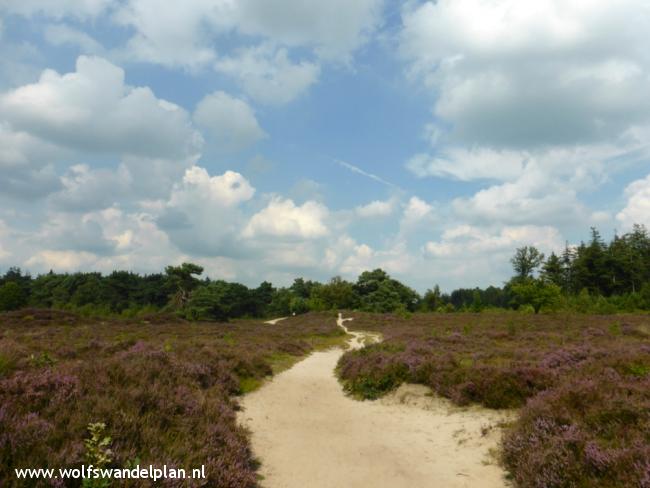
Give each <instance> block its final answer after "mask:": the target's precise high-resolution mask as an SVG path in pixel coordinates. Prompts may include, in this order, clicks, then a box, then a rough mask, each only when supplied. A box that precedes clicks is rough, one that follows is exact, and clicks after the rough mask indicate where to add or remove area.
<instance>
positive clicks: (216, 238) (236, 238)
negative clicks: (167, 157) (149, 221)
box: [156, 166, 255, 257]
mask: <svg viewBox="0 0 650 488" xmlns="http://www.w3.org/2000/svg"><path fill="white" fill-rule="evenodd" d="M254 194H255V189H254V188H253V187H252V186H251V185H250V183H249V182H248V180H246V178H244V177H243V176H242V175H241V174H239V173H236V172H234V171H226V172H225V173H224V174H222V175H219V176H210V174H209V173H208V172H207V170H205V169H204V168H201V167H198V166H194V167H192V168H190V169H188V170H186V172H185V175H184V177H183V180H182V181H181V182H180V183H177V184H175V185H174V187H173V189H172V192H171V196H170V197H169V200H168V201H167V202H166V203H165V205H164V208H163V211H162V213H160V215H159V216H158V217H157V219H156V222H157V224H158V226H159V227H160V228H161V229H162V230H163V231H165V232H166V233H167V235H168V236H169V239H170V240H171V242H173V243H174V244H175V245H176V246H177V247H178V248H179V249H180V250H181V251H182V252H185V253H189V254H194V255H198V256H209V257H214V256H226V257H234V256H240V255H243V254H245V253H246V252H248V251H247V249H246V246H245V245H244V244H243V243H241V242H240V234H241V230H242V228H243V226H244V225H245V217H244V215H243V214H242V212H241V210H240V208H239V206H240V205H241V204H243V203H245V202H247V201H248V200H250V199H251V198H252V197H253V195H254Z"/></svg>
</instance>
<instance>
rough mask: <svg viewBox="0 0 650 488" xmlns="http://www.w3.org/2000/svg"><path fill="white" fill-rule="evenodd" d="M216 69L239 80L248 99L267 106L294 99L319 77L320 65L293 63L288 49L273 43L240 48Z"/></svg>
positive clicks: (223, 60) (218, 63)
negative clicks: (276, 46) (277, 46)
mask: <svg viewBox="0 0 650 488" xmlns="http://www.w3.org/2000/svg"><path fill="white" fill-rule="evenodd" d="M215 69H216V70H217V71H218V72H221V73H224V74H226V75H229V76H231V77H233V78H235V79H236V80H238V81H239V82H240V83H241V85H242V87H243V89H244V91H245V92H246V94H247V95H248V96H250V97H251V98H253V99H254V100H256V101H258V102H260V103H264V104H268V105H282V104H285V103H289V102H291V101H293V100H295V99H296V98H298V97H299V96H301V95H303V94H304V93H305V92H306V91H307V89H308V88H309V87H310V86H311V85H313V84H314V83H316V81H317V80H318V77H319V75H320V67H319V65H318V64H315V63H311V62H308V61H301V62H298V63H294V62H293V61H292V60H291V59H289V54H288V51H287V50H286V49H284V48H275V47H274V46H272V45H271V44H261V45H259V46H256V47H251V48H245V49H241V50H240V51H239V52H238V53H237V55H236V56H235V57H226V58H223V59H220V60H219V61H217V63H216V64H215Z"/></svg>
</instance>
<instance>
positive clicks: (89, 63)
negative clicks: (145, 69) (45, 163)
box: [0, 56, 202, 158]
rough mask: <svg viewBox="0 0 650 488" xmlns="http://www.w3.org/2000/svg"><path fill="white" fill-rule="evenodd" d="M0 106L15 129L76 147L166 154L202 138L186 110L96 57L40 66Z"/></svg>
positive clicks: (181, 152) (185, 150)
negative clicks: (60, 66)
mask: <svg viewBox="0 0 650 488" xmlns="http://www.w3.org/2000/svg"><path fill="white" fill-rule="evenodd" d="M0 108H2V111H3V116H4V117H5V119H6V120H7V121H9V123H10V124H11V125H12V126H13V127H14V128H15V129H17V130H23V131H26V132H29V133H31V134H33V135H36V136H38V137H41V138H43V139H45V140H48V141H51V142H53V143H56V144H59V145H62V146H68V147H71V148H75V149H82V150H91V151H97V152H108V153H118V154H134V155H140V156H148V157H167V158H170V157H182V156H186V155H187V154H192V153H196V152H197V151H198V149H199V148H200V145H201V142H202V141H201V138H200V136H199V134H198V133H196V131H194V129H193V128H192V126H191V122H190V120H189V116H188V114H187V112H185V110H183V109H182V108H180V107H178V106H177V105H174V104H172V103H170V102H167V101H165V100H162V99H158V98H156V97H155V96H154V94H153V93H152V92H151V90H150V89H149V88H146V87H138V88H133V87H130V86H128V85H125V84H124V71H123V70H122V69H121V68H119V67H117V66H115V65H113V64H111V63H110V62H108V61H106V60H105V59H102V58H97V57H87V56H80V57H79V58H78V59H77V64H76V71H75V72H73V73H67V74H65V75H60V74H58V73H56V72H55V71H52V70H45V71H44V72H43V73H42V75H41V78H40V80H39V81H38V82H37V83H34V84H30V85H25V86H22V87H20V88H17V89H15V90H12V91H10V92H8V93H5V94H3V95H2V96H0Z"/></svg>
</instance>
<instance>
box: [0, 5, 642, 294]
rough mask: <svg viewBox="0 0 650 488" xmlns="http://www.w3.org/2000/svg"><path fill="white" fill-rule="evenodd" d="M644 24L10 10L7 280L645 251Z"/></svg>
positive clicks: (401, 266)
mask: <svg viewBox="0 0 650 488" xmlns="http://www.w3.org/2000/svg"><path fill="white" fill-rule="evenodd" d="M649 45H650V3H649V2H648V1H647V0H617V1H616V2H612V1H611V0H539V1H537V2H522V1H520V0H438V1H436V2H431V1H415V0H406V1H397V0H391V1H388V0H386V1H383V0H354V1H350V0H328V1H327V2H323V1H320V0H319V1H316V0H184V1H183V2H160V1H157V0H0V271H2V270H3V269H6V268H8V267H9V266H20V267H21V268H22V269H24V270H27V271H29V272H31V273H32V274H38V273H43V272H47V271H49V270H50V269H53V270H55V271H59V272H64V271H70V272H72V271H76V270H97V271H102V272H110V271H112V270H114V269H128V270H133V271H136V272H142V273H148V272H158V271H161V270H162V269H164V267H165V266H166V265H169V264H178V263H181V262H184V261H191V262H195V263H198V264H201V265H202V266H204V268H205V270H206V274H207V275H208V276H210V277H211V278H214V279H226V280H233V281H239V282H242V283H245V284H247V285H250V286H254V285H257V284H259V283H260V282H261V281H263V280H270V281H272V282H273V283H274V284H277V285H288V284H290V283H291V282H292V281H293V279H294V278H295V277H298V276H302V277H305V278H309V279H318V280H326V279H329V278H330V277H333V276H337V275H338V276H342V277H344V278H347V279H355V278H356V276H357V275H358V274H359V273H360V272H362V271H364V270H367V269H374V268H378V267H381V268H383V269H385V270H386V271H387V272H389V273H390V274H391V275H393V276H394V277H396V278H398V279H400V280H402V281H404V282H405V283H407V284H409V285H410V286H412V287H414V288H415V289H417V290H419V291H423V290H425V289H427V288H431V287H433V286H434V285H435V284H439V285H440V286H441V288H442V289H443V290H447V291H449V290H451V289H453V288H457V287H474V286H487V285H497V286H499V285H501V284H502V283H503V282H504V281H505V280H507V279H508V278H509V276H510V275H511V266H510V263H509V258H510V257H511V256H512V254H513V253H514V250H515V249H516V248H518V247H521V246H524V245H534V246H536V247H538V248H539V249H540V250H542V251H543V252H545V253H547V254H548V253H549V252H552V251H555V252H561V251H562V250H563V248H564V246H565V244H566V243H569V244H575V243H578V242H579V241H580V240H581V239H587V238H588V237H589V228H590V227H591V226H595V227H597V228H598V229H600V231H601V233H602V234H603V236H605V237H607V238H608V237H611V236H613V235H614V234H615V233H619V234H621V233H624V232H626V231H628V230H630V229H631V228H632V226H633V224H635V223H639V224H644V225H650V50H649V49H648V46H649Z"/></svg>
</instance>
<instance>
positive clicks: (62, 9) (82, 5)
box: [0, 0, 111, 20]
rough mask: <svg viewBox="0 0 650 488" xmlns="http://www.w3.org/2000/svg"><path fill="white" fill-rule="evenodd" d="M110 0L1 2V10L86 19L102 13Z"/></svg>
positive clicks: (25, 0)
mask: <svg viewBox="0 0 650 488" xmlns="http://www.w3.org/2000/svg"><path fill="white" fill-rule="evenodd" d="M110 2H111V0H56V1H54V0H3V2H2V4H0V12H2V11H3V10H4V11H6V12H9V13H12V14H18V15H24V16H32V15H38V14H40V15H45V16H48V17H54V18H63V17H75V18H77V19H82V20H83V19H88V18H93V17H97V16H98V15H100V14H101V13H102V12H104V11H105V10H106V9H107V7H108V5H109V4H110Z"/></svg>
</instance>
